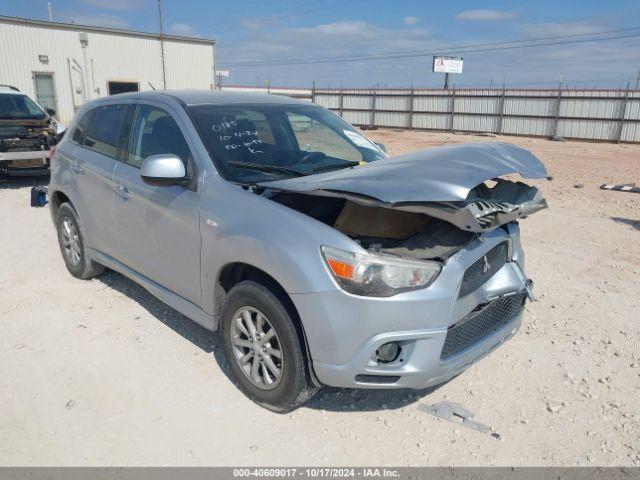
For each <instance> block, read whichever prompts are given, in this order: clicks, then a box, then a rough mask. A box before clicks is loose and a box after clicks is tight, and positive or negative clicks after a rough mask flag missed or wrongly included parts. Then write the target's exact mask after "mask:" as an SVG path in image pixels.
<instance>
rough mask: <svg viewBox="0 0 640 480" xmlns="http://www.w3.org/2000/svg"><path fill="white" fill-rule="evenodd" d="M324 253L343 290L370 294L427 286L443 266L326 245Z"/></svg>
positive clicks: (386, 295)
mask: <svg viewBox="0 0 640 480" xmlns="http://www.w3.org/2000/svg"><path fill="white" fill-rule="evenodd" d="M322 255H323V256H324V259H325V261H326V263H327V266H328V267H329V270H330V271H331V273H333V276H334V278H335V279H336V280H337V282H338V283H339V284H340V286H341V287H342V288H343V289H345V290H346V291H347V292H349V293H353V294H354V295H363V296H368V297H390V296H392V295H395V294H397V293H400V292H406V291H410V290H418V289H420V288H426V287H428V286H429V285H431V284H432V283H433V281H434V280H435V279H436V278H437V277H438V274H439V273H440V269H441V267H442V265H441V264H440V263H439V262H433V261H429V260H426V261H416V260H405V259H402V258H397V257H394V256H391V255H382V254H371V253H367V254H362V253H353V252H347V251H345V250H340V249H337V248H333V247H327V246H323V247H322Z"/></svg>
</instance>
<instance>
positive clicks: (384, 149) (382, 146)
mask: <svg viewBox="0 0 640 480" xmlns="http://www.w3.org/2000/svg"><path fill="white" fill-rule="evenodd" d="M373 143H375V144H376V146H377V147H378V148H379V149H380V150H382V151H383V152H384V153H387V147H386V146H385V144H384V143H380V142H373Z"/></svg>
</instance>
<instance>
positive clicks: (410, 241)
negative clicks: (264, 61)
mask: <svg viewBox="0 0 640 480" xmlns="http://www.w3.org/2000/svg"><path fill="white" fill-rule="evenodd" d="M268 196H269V197H270V198H271V200H273V201H276V202H278V203H280V204H282V205H285V206H287V207H289V208H292V209H294V210H297V211H299V212H301V213H304V214H305V215H309V216H310V217H312V218H315V219H316V220H319V221H321V222H323V223H325V224H327V225H329V226H332V227H333V228H335V229H336V230H338V231H340V232H342V233H344V234H345V235H347V236H349V237H351V238H353V239H354V240H355V241H357V242H358V243H359V244H360V245H361V246H362V247H363V248H365V249H366V250H369V251H372V252H383V253H387V254H392V255H397V256H399V257H405V258H413V259H420V260H427V259H428V260H445V259H447V258H448V257H450V256H451V255H453V254H454V253H456V252H457V251H459V250H461V249H462V248H464V247H465V246H466V245H467V244H468V243H469V242H470V241H471V240H473V239H474V238H475V237H476V236H477V235H479V234H480V232H479V231H478V228H469V226H470V225H469V224H471V223H474V224H478V225H481V226H482V230H481V231H489V230H491V229H493V228H497V227H499V226H501V225H504V224H506V223H509V222H511V221H514V220H516V219H519V218H525V217H526V216H527V215H530V214H531V213H534V212H536V211H538V210H541V209H543V208H546V206H547V204H546V201H545V200H544V198H543V197H542V195H541V193H540V191H539V190H538V189H536V188H535V187H530V186H528V185H526V184H524V183H521V182H511V181H509V180H503V179H497V180H496V181H490V182H485V183H482V184H480V185H478V187H476V188H475V189H473V190H472V191H471V192H470V194H469V200H468V202H464V203H462V204H461V203H460V202H450V203H438V202H432V203H428V204H422V205H419V206H418V205H402V206H396V207H395V208H390V207H386V206H373V205H363V204H361V203H357V202H355V201H353V200H350V199H345V198H337V197H334V196H316V195H311V194H300V193H295V192H272V194H268ZM365 203H371V202H370V201H369V200H367V201H365ZM413 210H416V211H413ZM418 210H419V211H418ZM423 212H429V213H423ZM472 220H473V221H472Z"/></svg>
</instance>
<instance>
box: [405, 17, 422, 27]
mask: <svg viewBox="0 0 640 480" xmlns="http://www.w3.org/2000/svg"><path fill="white" fill-rule="evenodd" d="M402 21H403V22H404V24H405V25H409V26H412V25H415V24H416V23H418V22H419V21H420V17H404V18H403V19H402Z"/></svg>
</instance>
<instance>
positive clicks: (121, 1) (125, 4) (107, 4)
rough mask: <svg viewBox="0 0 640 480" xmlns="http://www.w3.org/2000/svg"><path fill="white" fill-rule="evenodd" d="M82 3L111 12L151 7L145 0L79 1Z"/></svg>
mask: <svg viewBox="0 0 640 480" xmlns="http://www.w3.org/2000/svg"><path fill="white" fill-rule="evenodd" d="M78 1H79V2H80V3H84V4H86V5H91V6H92V7H99V8H108V9H110V10H126V11H134V10H140V9H142V8H144V7H145V6H149V5H150V3H149V2H145V1H144V0H78Z"/></svg>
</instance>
